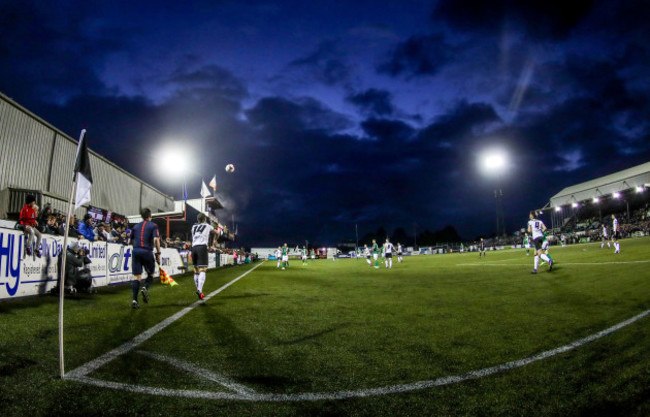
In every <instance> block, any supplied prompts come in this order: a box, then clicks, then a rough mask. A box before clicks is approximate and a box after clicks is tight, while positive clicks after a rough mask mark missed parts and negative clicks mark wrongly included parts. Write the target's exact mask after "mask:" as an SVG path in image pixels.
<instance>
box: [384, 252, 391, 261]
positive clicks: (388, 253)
mask: <svg viewBox="0 0 650 417" xmlns="http://www.w3.org/2000/svg"><path fill="white" fill-rule="evenodd" d="M392 257H393V253H392V252H386V256H385V258H386V259H389V258H392Z"/></svg>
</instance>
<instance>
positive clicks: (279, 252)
mask: <svg viewBox="0 0 650 417" xmlns="http://www.w3.org/2000/svg"><path fill="white" fill-rule="evenodd" d="M275 258H276V259H277V260H278V266H277V267H276V268H280V263H281V262H282V248H281V247H280V246H278V248H277V249H276V250H275Z"/></svg>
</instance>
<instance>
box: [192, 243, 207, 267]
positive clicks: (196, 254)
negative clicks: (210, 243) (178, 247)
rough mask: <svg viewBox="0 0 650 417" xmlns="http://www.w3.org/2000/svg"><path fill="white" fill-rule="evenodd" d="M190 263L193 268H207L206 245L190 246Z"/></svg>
mask: <svg viewBox="0 0 650 417" xmlns="http://www.w3.org/2000/svg"><path fill="white" fill-rule="evenodd" d="M192 263H193V264H194V268H207V267H208V247H207V246H206V245H198V246H192Z"/></svg>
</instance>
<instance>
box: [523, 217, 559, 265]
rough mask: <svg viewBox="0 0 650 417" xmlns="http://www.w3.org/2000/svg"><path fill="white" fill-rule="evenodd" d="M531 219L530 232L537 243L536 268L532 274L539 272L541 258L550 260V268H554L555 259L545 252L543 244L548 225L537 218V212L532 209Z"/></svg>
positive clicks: (535, 243)
mask: <svg viewBox="0 0 650 417" xmlns="http://www.w3.org/2000/svg"><path fill="white" fill-rule="evenodd" d="M529 218H530V220H528V233H530V234H531V235H532V237H533V243H534V245H535V263H534V265H535V269H533V271H532V272H531V273H532V274H536V273H537V266H538V265H539V258H540V257H541V258H542V259H543V260H545V261H546V262H548V270H549V271H552V270H553V259H551V257H550V256H548V255H547V254H545V253H544V250H543V249H542V245H543V243H544V232H545V231H546V225H544V222H543V221H541V220H539V219H536V218H535V212H534V211H531V212H530V215H529Z"/></svg>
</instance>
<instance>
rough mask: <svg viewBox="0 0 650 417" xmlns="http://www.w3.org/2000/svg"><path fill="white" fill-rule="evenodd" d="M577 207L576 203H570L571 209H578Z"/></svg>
mask: <svg viewBox="0 0 650 417" xmlns="http://www.w3.org/2000/svg"><path fill="white" fill-rule="evenodd" d="M578 206H579V204H578V203H572V204H571V207H573V208H578Z"/></svg>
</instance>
